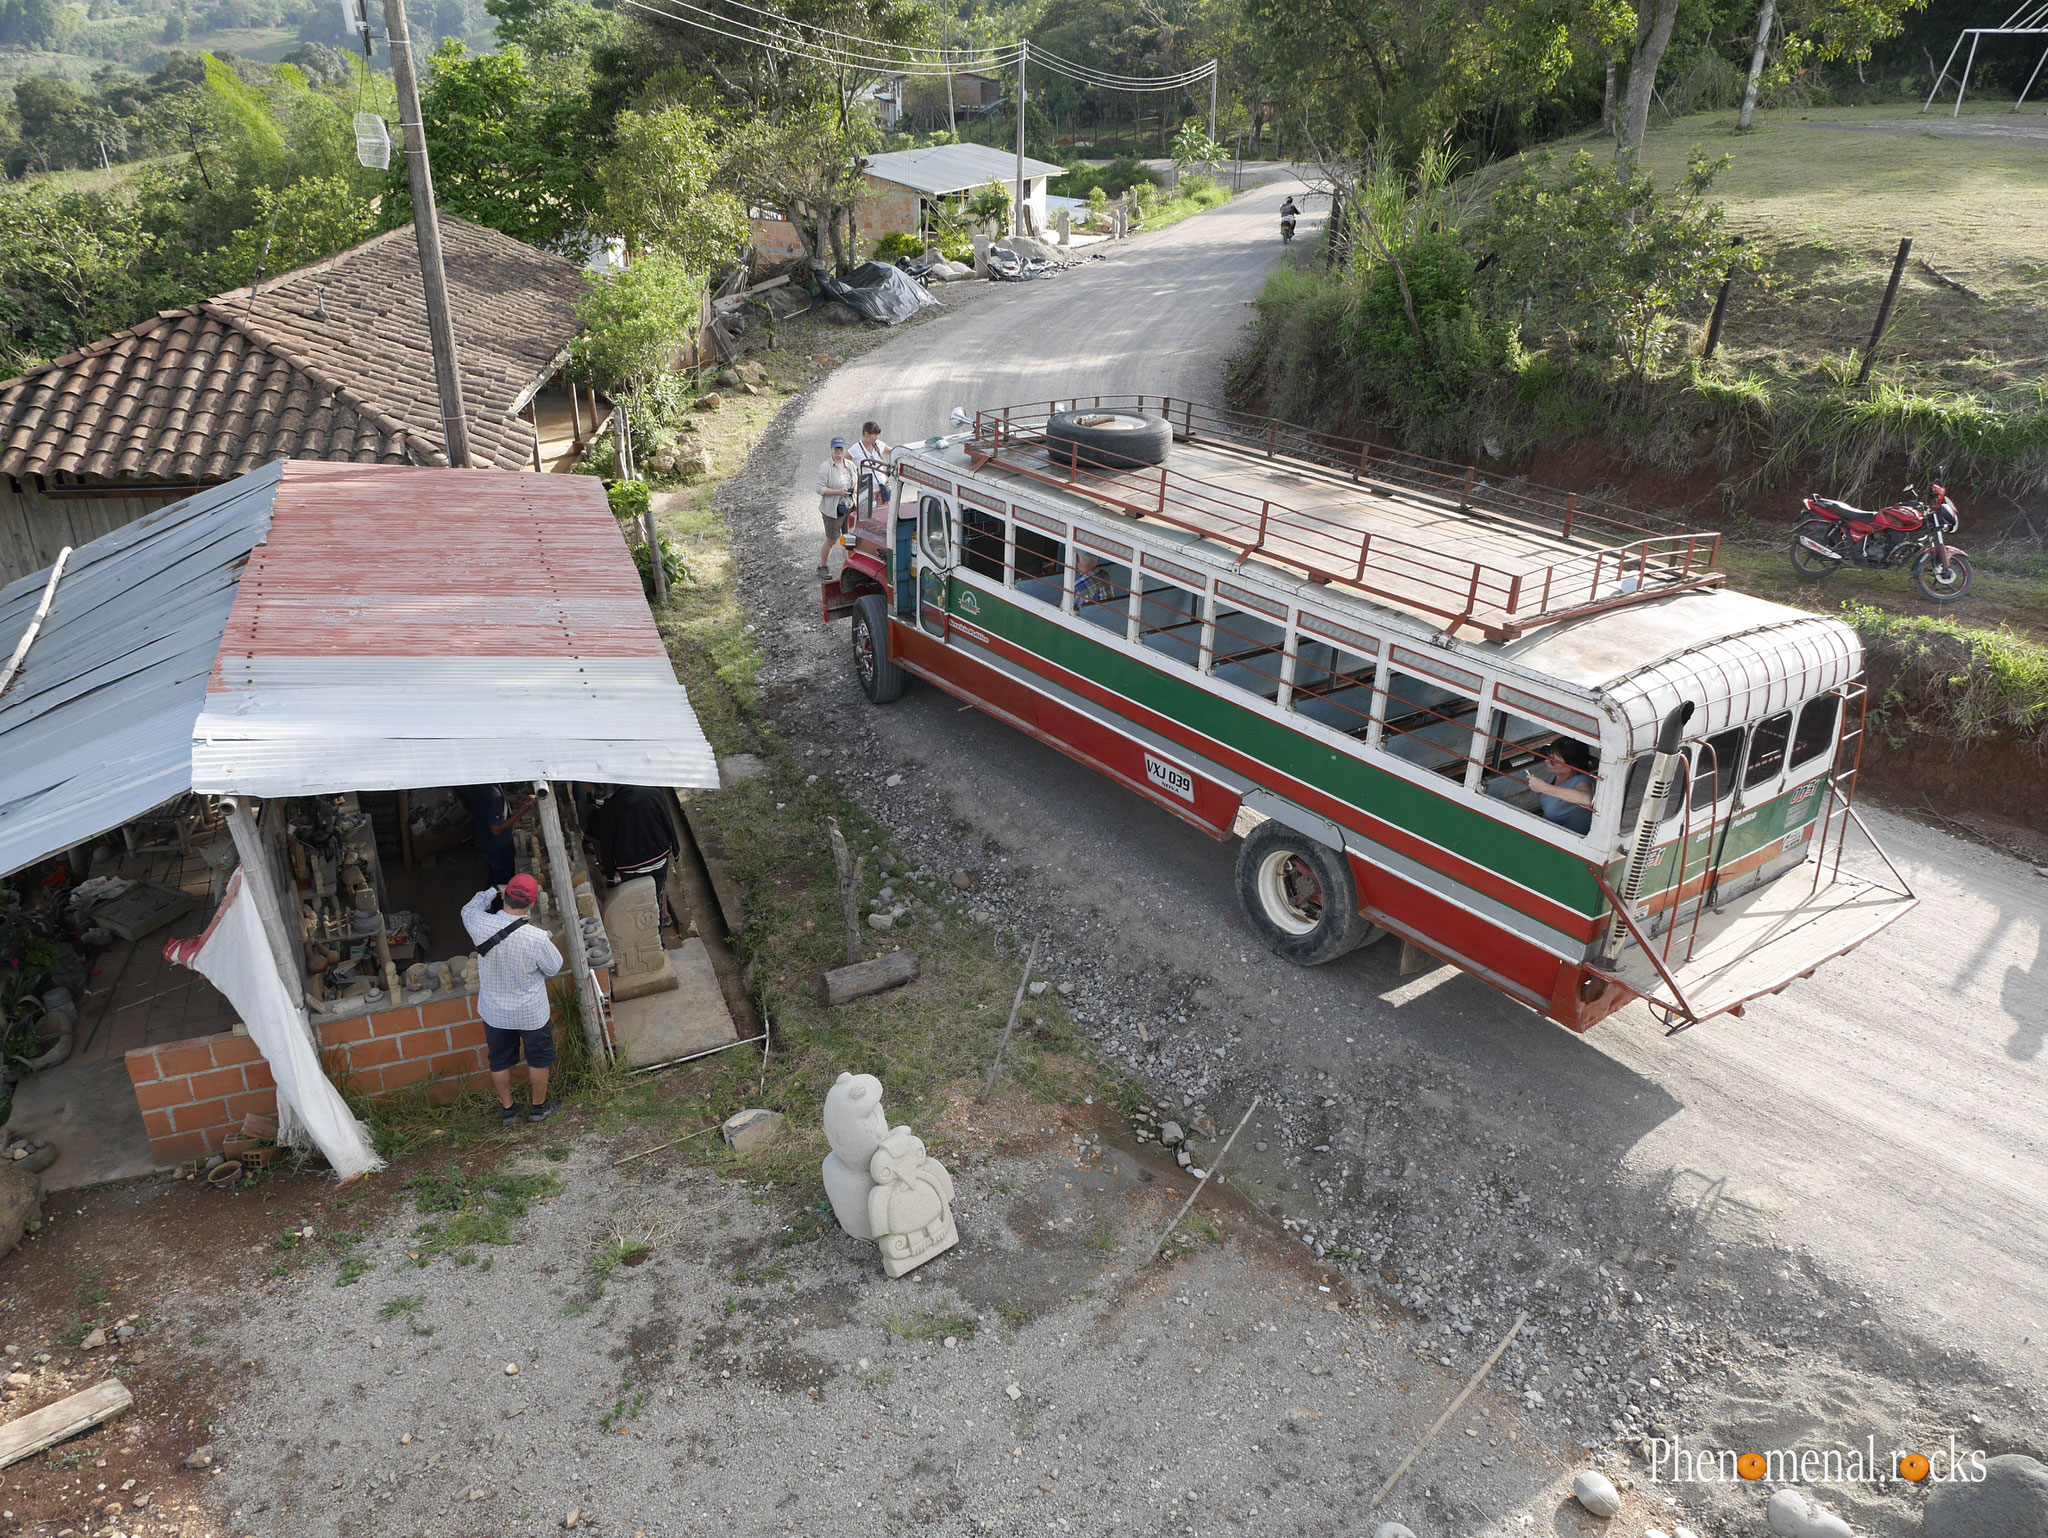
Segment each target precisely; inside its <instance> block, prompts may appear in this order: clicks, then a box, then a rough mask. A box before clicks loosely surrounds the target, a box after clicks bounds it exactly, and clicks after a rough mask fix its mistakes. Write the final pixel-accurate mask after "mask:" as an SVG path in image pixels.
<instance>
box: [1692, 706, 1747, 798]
mask: <svg viewBox="0 0 2048 1538" xmlns="http://www.w3.org/2000/svg"><path fill="white" fill-rule="evenodd" d="M1694 754H1695V758H1694V762H1695V765H1696V767H1695V768H1694V770H1693V776H1692V809H1693V810H1694V811H1695V812H1697V811H1699V810H1700V809H1701V808H1703V807H1710V806H1712V805H1713V804H1714V803H1715V802H1717V801H1721V800H1724V799H1726V797H1727V795H1728V793H1729V792H1730V791H1732V790H1734V789H1735V769H1736V766H1737V765H1738V764H1740V763H1741V762H1742V728H1741V727H1739V726H1737V727H1733V728H1731V729H1730V730H1728V731H1725V732H1721V733H1719V734H1717V735H1715V736H1712V737H1709V738H1708V739H1707V740H1706V741H1705V742H1704V743H1702V744H1701V745H1700V746H1699V747H1698V748H1696V749H1694Z"/></svg>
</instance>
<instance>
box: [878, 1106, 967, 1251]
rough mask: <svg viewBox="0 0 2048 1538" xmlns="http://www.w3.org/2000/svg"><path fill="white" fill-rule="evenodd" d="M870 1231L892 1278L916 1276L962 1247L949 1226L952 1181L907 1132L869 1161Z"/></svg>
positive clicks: (901, 1131)
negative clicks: (930, 1262)
mask: <svg viewBox="0 0 2048 1538" xmlns="http://www.w3.org/2000/svg"><path fill="white" fill-rule="evenodd" d="M868 1173H869V1174H870V1175H871V1176H873V1177H874V1182H875V1188H874V1189H873V1190H872V1191H870V1192H868V1226H869V1227H871V1228H872V1229H873V1230H874V1231H875V1242H876V1243H877V1244H879V1245H880V1246H881V1248H882V1269H883V1270H884V1271H886V1272H887V1273H888V1274H889V1275H890V1276H901V1275H903V1274H904V1273H905V1272H906V1271H915V1270H916V1269H917V1268H918V1267H919V1266H921V1265H923V1264H924V1263H925V1262H926V1261H928V1260H930V1259H932V1258H933V1257H934V1256H936V1255H942V1254H944V1253H945V1252H946V1251H947V1250H950V1249H951V1248H952V1247H953V1246H954V1245H956V1244H958V1243H959V1242H960V1230H959V1228H958V1226H957V1225H955V1223H954V1222H953V1177H952V1176H951V1175H949V1174H947V1173H946V1166H945V1165H943V1164H941V1163H939V1161H938V1160H937V1159H932V1158H927V1157H926V1156H925V1151H924V1143H923V1141H922V1140H921V1139H920V1138H919V1137H918V1136H917V1134H916V1133H914V1132H912V1131H911V1130H910V1129H909V1128H908V1127H898V1128H896V1129H895V1131H893V1132H891V1133H890V1134H889V1136H888V1137H887V1138H886V1139H884V1140H883V1143H882V1146H881V1147H880V1148H878V1149H876V1150H875V1154H874V1157H873V1158H872V1159H870V1160H869V1161H868Z"/></svg>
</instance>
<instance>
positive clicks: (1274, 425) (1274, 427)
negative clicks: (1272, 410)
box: [1266, 417, 1280, 459]
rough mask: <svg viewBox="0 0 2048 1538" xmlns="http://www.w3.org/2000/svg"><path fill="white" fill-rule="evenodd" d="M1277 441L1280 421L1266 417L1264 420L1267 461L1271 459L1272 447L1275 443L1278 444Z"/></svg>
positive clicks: (1278, 439)
mask: <svg viewBox="0 0 2048 1538" xmlns="http://www.w3.org/2000/svg"><path fill="white" fill-rule="evenodd" d="M1279 441H1280V419H1279V418H1278V417H1267V418H1266V457H1267V458H1268V459H1271V458H1272V457H1273V445H1274V444H1276V443H1278V442H1279Z"/></svg>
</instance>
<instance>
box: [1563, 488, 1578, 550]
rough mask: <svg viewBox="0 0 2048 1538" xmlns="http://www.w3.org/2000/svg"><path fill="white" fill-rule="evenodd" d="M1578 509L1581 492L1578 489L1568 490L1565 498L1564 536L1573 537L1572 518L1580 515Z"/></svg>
mask: <svg viewBox="0 0 2048 1538" xmlns="http://www.w3.org/2000/svg"><path fill="white" fill-rule="evenodd" d="M1578 511H1579V494H1578V493H1577V492H1576V491H1568V492H1566V493H1565V498H1564V537H1565V538H1566V539H1570V538H1571V537H1572V519H1573V518H1574V517H1576V516H1577V515H1578Z"/></svg>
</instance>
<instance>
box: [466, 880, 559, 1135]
mask: <svg viewBox="0 0 2048 1538" xmlns="http://www.w3.org/2000/svg"><path fill="white" fill-rule="evenodd" d="M501 897H502V899H503V902H504V910H503V911H502V912H498V913H493V912H492V911H491V905H492V903H493V902H494V901H496V900H498V899H499V898H501ZM539 900H540V883H539V882H538V881H536V880H534V879H533V877H531V876H528V875H524V874H521V875H517V876H514V877H513V878H512V879H511V880H509V881H507V882H506V883H505V885H504V886H503V888H496V887H485V888H484V889H483V890H482V891H481V892H479V893H477V894H476V896H474V897H472V898H471V899H470V900H469V901H468V903H466V904H465V905H464V907H463V909H462V927H463V928H465V929H467V930H468V931H469V938H470V939H471V940H472V941H474V942H475V944H476V955H477V974H478V979H479V985H478V988H477V995H476V1012H477V1013H478V1014H479V1015H481V1016H483V1022H484V1045H485V1047H486V1048H487V1049H488V1050H489V1052H490V1057H491V1087H492V1088H493V1089H495V1090H497V1092H498V1106H499V1108H500V1115H499V1119H500V1120H501V1121H502V1122H503V1123H504V1125H506V1126H508V1127H510V1126H513V1125H514V1124H516V1123H517V1122H518V1120H519V1107H518V1106H516V1105H514V1104H513V1103H512V1068H513V1065H514V1064H516V1063H517V1062H518V1061H519V1060H520V1058H522V1057H524V1058H525V1059H526V1079H527V1086H528V1089H529V1090H530V1092H531V1094H530V1105H529V1108H528V1110H527V1113H526V1119H527V1120H528V1121H546V1120H547V1119H548V1118H549V1117H550V1116H552V1115H554V1114H555V1106H554V1102H553V1101H551V1100H549V1099H548V1070H550V1069H551V1068H553V1067H554V1066H555V1032H554V1023H553V1016H554V1010H553V1007H552V1005H551V1004H550V1003H549V1002H548V979H549V978H551V977H553V976H554V975H555V974H556V973H558V972H560V971H561V970H562V953H561V952H560V951H558V950H556V949H555V942H554V941H552V940H550V939H549V938H548V937H547V932H546V931H545V930H543V929H541V928H540V927H539V926H538V925H537V924H535V923H534V922H533V905H534V904H535V903H536V902H538V901H539Z"/></svg>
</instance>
